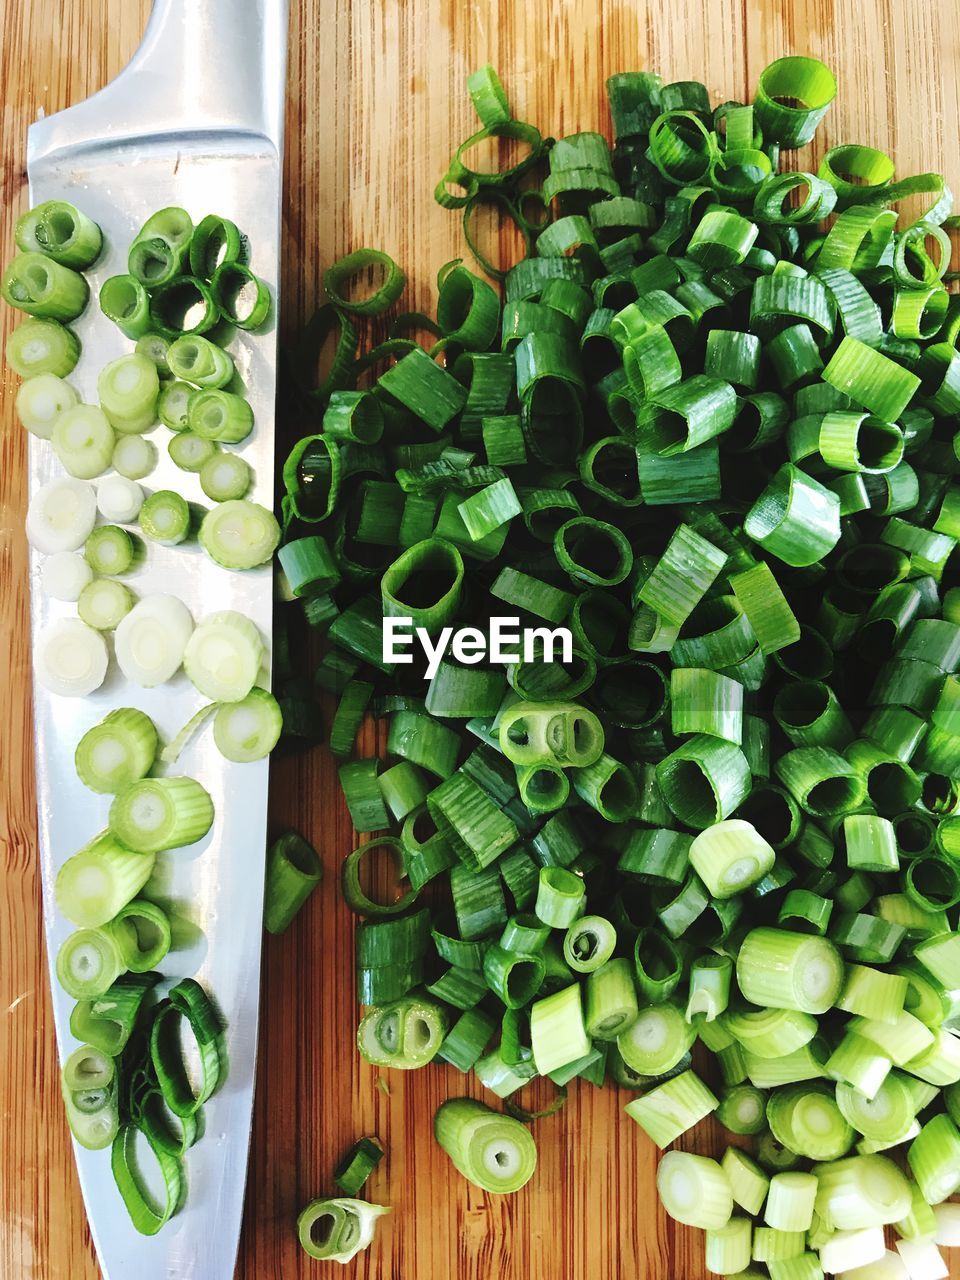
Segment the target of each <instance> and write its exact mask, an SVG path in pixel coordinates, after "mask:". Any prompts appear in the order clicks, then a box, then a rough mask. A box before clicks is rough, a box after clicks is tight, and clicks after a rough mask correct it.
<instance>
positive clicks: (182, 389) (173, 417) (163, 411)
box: [157, 380, 196, 431]
mask: <svg viewBox="0 0 960 1280" xmlns="http://www.w3.org/2000/svg"><path fill="white" fill-rule="evenodd" d="M195 394H196V388H194V387H191V386H190V384H189V383H188V382H179V381H176V380H174V381H172V382H165V383H164V384H163V386H162V387H161V388H160V395H159V397H158V399H157V417H158V418H159V419H160V421H161V422H162V423H163V425H164V426H165V427H169V428H170V430H171V431H186V429H187V420H188V416H189V412H190V401H191V399H192V398H193V396H194V395H195Z"/></svg>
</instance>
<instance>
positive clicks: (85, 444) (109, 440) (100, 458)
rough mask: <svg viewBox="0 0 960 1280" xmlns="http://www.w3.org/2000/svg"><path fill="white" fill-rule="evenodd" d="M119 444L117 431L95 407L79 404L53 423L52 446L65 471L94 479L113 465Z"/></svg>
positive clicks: (79, 477)
mask: <svg viewBox="0 0 960 1280" xmlns="http://www.w3.org/2000/svg"><path fill="white" fill-rule="evenodd" d="M115 442H116V435H115V434H114V429H113V427H112V426H111V425H110V423H109V422H108V420H107V417H106V415H105V414H104V413H103V411H102V410H100V409H98V408H97V407H96V405H90V404H77V405H74V406H73V408H72V409H67V410H66V411H65V412H64V413H61V414H60V415H59V417H58V418H57V419H56V421H55V422H54V424H53V428H52V430H51V433H50V443H51V444H52V445H53V451H54V453H55V454H56V455H57V457H58V458H59V459H60V462H61V463H62V464H63V468H64V470H65V471H67V472H69V474H70V475H72V476H76V477H77V478H78V479H80V480H92V479H93V478H94V476H99V475H101V474H102V473H103V472H104V471H106V470H107V468H108V467H109V466H110V463H111V461H112V459H113V449H114V444H115Z"/></svg>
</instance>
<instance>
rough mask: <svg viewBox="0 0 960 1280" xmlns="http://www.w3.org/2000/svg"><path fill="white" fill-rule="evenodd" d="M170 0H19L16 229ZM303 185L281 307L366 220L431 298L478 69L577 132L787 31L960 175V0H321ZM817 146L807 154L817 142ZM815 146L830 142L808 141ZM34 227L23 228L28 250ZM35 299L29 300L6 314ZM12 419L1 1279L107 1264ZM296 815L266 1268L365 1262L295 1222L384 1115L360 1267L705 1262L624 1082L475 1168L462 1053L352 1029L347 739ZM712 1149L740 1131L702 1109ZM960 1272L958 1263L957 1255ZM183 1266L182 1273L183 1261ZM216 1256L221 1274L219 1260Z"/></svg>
mask: <svg viewBox="0 0 960 1280" xmlns="http://www.w3.org/2000/svg"><path fill="white" fill-rule="evenodd" d="M148 9H149V3H148V0H0V19H2V37H0V44H2V50H0V84H2V85H3V98H4V105H3V113H2V142H0V157H2V166H3V167H2V171H0V172H2V200H0V235H2V243H3V244H4V245H5V246H7V247H8V248H9V246H11V245H12V232H13V222H14V219H15V217H16V216H17V214H18V213H19V212H21V211H22V209H23V208H24V207H25V201H26V174H25V171H24V152H25V140H26V129H27V125H28V124H29V122H30V121H31V120H32V119H34V118H35V116H36V114H37V112H38V111H40V110H43V111H45V112H48V113H49V112H52V111H57V110H59V109H61V108H63V107H66V106H69V105H70V104H71V103H73V102H76V101H78V100H80V99H81V98H83V97H85V96H87V95H88V94H90V93H92V92H93V91H94V90H95V89H97V88H98V87H99V86H100V85H101V84H103V83H104V82H105V81H106V80H107V79H109V78H110V77H111V76H112V75H114V74H115V73H116V72H117V71H118V70H119V68H120V67H121V66H122V65H123V63H124V62H125V61H126V60H127V58H128V57H129V55H130V54H131V53H132V51H133V49H134V48H135V46H136V44H137V41H138V39H139V35H140V32H141V29H142V25H143V21H144V19H145V17H146V14H147V12H148ZM292 9H293V13H292V29H291V44H290V87H289V104H288V110H287V129H288V133H287V161H286V197H285V203H284V210H285V212H284V245H283V249H284V257H285V270H284V279H283V330H284V332H285V333H287V334H289V333H291V332H293V331H295V329H296V326H297V324H298V323H299V322H300V320H301V319H302V318H303V317H304V316H306V315H307V314H308V313H309V312H310V311H311V310H312V308H313V306H314V304H315V302H316V300H317V295H318V289H319V281H320V276H321V271H322V269H323V267H324V266H325V265H327V264H328V263H329V262H330V261H331V260H332V259H333V258H334V257H336V256H338V255H339V254H342V253H344V252H346V251H347V250H349V249H351V248H356V247H359V246H360V245H375V246H378V247H381V248H383V249H386V250H387V251H388V252H389V253H391V254H393V255H394V256H395V257H396V258H397V259H398V260H399V261H400V262H402V263H403V264H404V265H405V267H406V268H407V270H408V273H409V277H410V285H409V292H408V295H407V298H406V303H407V305H408V306H409V307H410V308H411V309H414V308H423V309H431V308H432V307H433V305H434V302H435V278H436V271H437V268H438V267H439V266H440V265H441V264H442V263H443V262H445V261H446V260H447V259H449V258H451V257H453V256H455V255H457V254H459V253H461V252H462V251H463V250H462V240H461V233H460V225H459V220H458V218H457V216H456V215H455V214H449V213H445V212H444V211H443V210H441V209H440V208H439V207H438V206H437V205H436V204H435V203H434V201H433V199H432V194H431V193H432V190H433V186H434V183H435V181H436V179H437V177H438V176H439V175H440V173H441V172H442V171H443V168H444V166H445V162H446V160H447V158H448V156H449V155H450V153H451V152H452V150H453V148H454V146H455V145H456V143H457V142H458V141H459V140H460V139H461V138H463V137H465V136H466V135H467V134H468V133H469V132H470V131H471V130H472V129H473V128H474V127H475V126H474V123H473V119H472V113H471V109H470V105H469V101H468V99H467V97H466V94H465V90H464V80H465V76H466V74H467V72H468V71H469V70H471V69H472V68H473V67H475V66H477V65H480V64H482V63H484V62H487V61H491V62H493V63H494V64H495V65H497V66H498V67H499V68H500V70H501V72H502V74H503V77H504V80H505V82H506V84H507V86H508V89H509V93H510V96H511V100H512V102H513V105H514V109H515V111H516V113H517V114H518V115H519V116H520V117H521V118H523V119H527V120H531V121H534V122H536V123H538V124H540V125H541V126H542V127H543V129H544V131H545V132H549V133H552V134H554V135H560V134H562V133H564V132H570V131H574V130H577V129H594V128H601V129H603V130H607V129H608V115H607V109H606V102H605V95H604V88H603V85H604V80H605V78H606V76H607V75H609V74H611V73H612V72H615V71H621V70H632V69H637V68H643V67H645V68H649V69H652V70H656V71H658V72H660V73H661V74H662V75H663V76H664V77H665V78H667V79H703V80H705V81H706V83H707V86H708V88H709V89H710V91H711V93H712V94H713V95H714V96H715V99H716V101H721V100H723V99H727V98H741V99H742V98H743V97H744V95H746V94H748V93H749V92H751V91H752V89H753V86H754V85H755V83H756V79H757V75H758V73H759V72H760V70H761V69H762V68H763V67H764V66H765V65H766V64H767V62H769V61H771V60H772V59H773V58H775V57H778V56H781V55H782V54H785V53H812V54H815V55H817V56H820V57H823V58H824V59H825V60H826V61H827V62H828V63H830V65H831V66H832V67H834V69H835V70H836V72H837V75H838V79H839V82H840V94H839V98H838V100H837V102H836V103H835V105H834V107H833V109H832V111H831V112H830V114H829V116H828V117H827V121H826V123H825V126H824V127H823V128H822V129H821V131H820V136H819V145H820V146H821V147H822V146H825V145H831V144H834V143H836V142H840V141H862V142H868V143H870V144H872V145H874V146H877V147H881V148H883V149H884V150H887V151H889V152H890V153H891V154H893V155H894V156H895V158H896V161H897V170H898V174H900V175H905V174H909V173H917V172H923V171H926V170H929V169H941V170H942V171H943V172H944V173H945V175H946V178H947V181H948V183H949V184H950V185H951V186H952V187H953V189H954V190H957V189H958V185H960V155H958V144H957V121H958V119H960V112H958V77H960V11H958V9H957V7H956V6H955V5H952V4H946V5H941V4H934V3H933V2H932V0H837V2H836V3H832V2H831V0H794V2H792V3H791V0H779V2H777V0H672V3H668V2H667V0H527V2H526V3H513V2H511V0H499V3H497V2H495V0H293V3H292ZM798 159H799V160H801V161H802V160H804V156H803V153H801V154H800V156H799V157H798ZM800 167H803V168H808V167H811V166H810V164H809V163H803V164H802V165H801V166H800ZM5 253H6V250H5ZM10 323H11V315H10V313H9V311H7V310H6V309H4V311H3V315H2V326H3V330H4V333H5V332H6V331H7V329H8V327H9V326H10ZM0 385H2V435H0V654H2V659H0V662H2V669H3V674H2V676H0V859H2V861H0V877H2V878H0V1278H2V1280H41V1278H42V1280H93V1277H95V1276H96V1275H97V1274H98V1272H97V1268H96V1263H95V1259H94V1255H93V1251H92V1247H91V1244H90V1238H89V1234H88V1231H87V1228H86V1223H85V1218H84V1213H83V1205H82V1202H81V1199H80V1194H79V1190H78V1187H77V1182H76V1178H75V1174H74V1171H73V1165H72V1158H71V1154H70V1147H69V1143H68V1141H67V1127H66V1124H65V1122H64V1120H63V1117H62V1114H61V1106H60V1098H59V1088H58V1072H57V1063H56V1058H55V1051H54V1041H53V1027H52V1018H51V1014H50V1002H49V997H48V993H47V990H46V974H45V968H44V962H43V948H42V941H41V920H40V902H39V892H40V885H39V875H38V870H37V860H36V856H35V840H36V824H35V815H34V793H33V784H32V768H33V764H32V757H31V748H30V742H31V734H30V722H29V714H30V713H29V704H28V696H29V683H30V674H29V662H28V637H27V608H26V554H25V547H24V540H23V536H22V516H23V507H24V490H25V473H24V467H25V449H24V443H23V438H22V434H21V432H20V428H19V427H18V425H17V423H16V419H15V416H14V412H13V397H14V394H15V389H16V388H15V379H14V378H13V377H12V375H11V374H8V373H6V372H4V373H3V374H2V384H0ZM272 820H273V823H274V826H275V827H276V828H277V829H280V828H282V827H283V826H286V825H291V824H295V825H298V826H300V827H301V829H302V830H303V831H304V832H305V833H306V834H307V835H308V836H310V837H311V838H312V839H313V840H314V841H315V842H316V843H317V846H318V848H319V849H320V850H321V852H322V855H323V860H324V864H325V867H326V870H327V879H326V882H325V883H324V885H323V886H322V888H321V889H320V891H319V892H318V893H317V894H316V895H315V897H314V899H313V900H312V902H311V903H310V905H309V907H308V908H307V909H306V910H305V911H304V912H303V913H302V915H301V917H300V918H299V919H298V921H297V923H296V925H295V926H294V927H293V928H292V929H291V930H290V931H289V932H288V934H287V935H285V936H284V937H282V938H279V939H271V938H268V939H267V940H266V946H265V960H264V973H263V994H264V1000H263V1021H262V1033H261V1036H262V1038H261V1045H262V1049H261V1056H260V1075H259V1088H258V1096H257V1103H256V1114H255V1120H254V1131H253V1149H252V1158H251V1166H250V1179H249V1189H248V1197H247V1213H246V1222H245V1228H244V1234H243V1241H242V1245H241V1262H240V1265H239V1268H238V1276H240V1277H242V1280H294V1278H296V1277H301V1276H303V1277H307V1276H313V1277H315V1278H316V1280H327V1277H330V1278H331V1280H332V1277H334V1276H340V1275H342V1274H343V1273H342V1271H340V1270H339V1269H338V1268H337V1267H336V1265H335V1264H317V1263H311V1262H310V1261H309V1260H307V1259H306V1258H304V1257H303V1256H302V1255H301V1254H300V1253H299V1250H298V1248H297V1244H296V1237H295V1231H294V1226H293V1224H294V1219H295V1216H296V1213H297V1211H298V1209H299V1208H300V1207H301V1206H302V1204H303V1203H305V1202H306V1201H307V1200H308V1199H310V1198H311V1197H313V1196H316V1195H319V1194H324V1193H329V1192H331V1191H332V1190H333V1187H332V1185H331V1182H330V1172H331V1170H332V1168H333V1165H334V1163H335V1161H336V1159H337V1158H338V1157H339V1155H340V1154H341V1152H342V1151H343V1150H344V1149H345V1148H346V1147H347V1146H348V1145H349V1144H350V1143H351V1142H352V1141H353V1140H354V1139H355V1138H356V1137H359V1136H360V1135H361V1134H364V1133H375V1134H378V1135H379V1136H380V1138H381V1139H382V1140H383V1142H384V1143H385V1145H386V1147H387V1149H388V1152H389V1155H388V1158H387V1160H386V1161H385V1162H384V1164H383V1165H381V1168H380V1170H379V1171H378V1172H377V1174H376V1175H375V1176H374V1178H373V1179H372V1180H371V1182H370V1184H369V1191H370V1196H371V1198H373V1199H376V1200H378V1201H381V1202H383V1203H387V1204H390V1205H392V1206H393V1213H392V1214H391V1216H390V1217H388V1218H387V1219H385V1220H384V1224H383V1225H382V1226H381V1227H380V1229H379V1235H378V1239H377V1242H376V1244H375V1246H374V1247H373V1248H372V1249H371V1250H370V1251H369V1252H368V1253H366V1254H365V1255H363V1256H362V1257H361V1258H360V1259H359V1260H358V1262H357V1263H356V1264H354V1266H353V1267H352V1270H353V1271H354V1273H355V1274H356V1275H358V1276H359V1277H362V1278H363V1280H373V1278H377V1280H481V1278H482V1280H494V1278H496V1280H612V1278H614V1277H624V1278H625V1280H626V1278H627V1277H630V1278H631V1280H632V1278H633V1277H644V1280H703V1278H704V1277H705V1275H706V1272H705V1269H704V1265H703V1257H702V1242H701V1237H700V1235H699V1233H697V1232H692V1231H686V1230H679V1229H675V1227H674V1225H673V1224H672V1223H671V1222H669V1221H668V1219H667V1218H666V1216H665V1215H664V1214H663V1213H662V1212H660V1211H658V1209H657V1207H656V1202H655V1192H654V1183H653V1178H654V1170H655V1163H656V1161H655V1153H654V1148H653V1147H652V1145H651V1144H650V1142H648V1141H647V1139H646V1138H645V1137H644V1136H643V1135H642V1134H641V1133H640V1131H639V1130H638V1129H637V1127H636V1126H635V1125H633V1124H632V1123H631V1122H630V1121H628V1120H625V1119H624V1118H623V1116H622V1112H621V1106H622V1101H623V1099H622V1098H618V1096H617V1094H616V1093H615V1092H614V1091H613V1090H611V1089H607V1090H604V1091H603V1092H599V1091H597V1090H593V1089H590V1088H587V1087H584V1088H583V1089H582V1090H580V1091H579V1092H578V1091H574V1092H573V1095H572V1098H571V1101H570V1103H569V1105H568V1106H567V1108H566V1110H565V1111H564V1112H563V1113H562V1114H561V1116H560V1117H559V1118H557V1119H552V1120H549V1121H545V1122H542V1123H541V1124H539V1125H538V1126H537V1139H538V1143H539V1148H540V1164H539V1169H538V1172H537V1175H536V1177H535V1179H534V1181H533V1182H532V1183H531V1184H530V1185H529V1186H528V1187H527V1188H526V1189H525V1190H524V1191H523V1192H521V1193H520V1194H518V1195H516V1196H514V1197H510V1198H506V1199H501V1200H498V1199H496V1198H493V1197H488V1196H485V1195H484V1194H482V1193H480V1192H478V1191H476V1190H475V1189H474V1188H472V1187H470V1186H468V1185H467V1184H466V1183H465V1182H463V1181H462V1180H461V1179H459V1178H458V1177H456V1176H455V1175H452V1170H451V1167H450V1165H449V1163H448V1161H447V1159H446V1157H445V1156H444V1155H443V1154H442V1153H441V1152H440V1151H439V1149H438V1148H437V1147H436V1146H435V1144H434V1142H433V1140H432V1137H431V1119H432V1115H433V1113H434V1111H435V1109H436V1107H437V1106H438V1104H439V1103H440V1102H441V1101H442V1100H443V1099H444V1098H446V1097H448V1096H452V1095H456V1094H457V1093H458V1092H461V1091H462V1077H461V1076H460V1075H459V1074H458V1073H457V1072H455V1071H453V1069H452V1068H445V1067H437V1068H430V1069H427V1070H425V1071H422V1072H418V1073H414V1074H413V1075H412V1077H411V1078H404V1076H403V1073H396V1072H395V1073H392V1074H391V1075H390V1078H389V1094H388V1093H386V1092H385V1091H383V1090H382V1089H380V1088H378V1087H377V1078H376V1073H375V1072H374V1071H373V1070H371V1069H370V1068H367V1067H365V1066H363V1065H362V1064H361V1063H359V1061H358V1060H357V1057H356V1054H355V1053H354V1052H353V1050H352V1039H353V1034H354V1028H355V1021H356V1017H355V1004H354V995H353V978H352V949H351V935H352V920H351V918H350V917H349V914H348V912H347V911H346V910H345V909H344V907H343V904H342V902H341V900H340V897H339V893H338V889H337V874H336V873H337V868H338V865H339V862H340V859H341V858H342V857H343V855H344V854H345V853H346V852H348V851H349V850H350V848H352V847H353V835H352V832H351V829H350V824H349V820H348V818H347V816H346V813H345V810H344V808H343V806H342V803H341V801H340V798H339V792H338V787H337V782H336V775H335V771H334V769H333V768H332V767H331V764H330V761H329V758H328V757H327V756H326V755H325V753H324V752H322V751H318V752H314V753H313V754H312V755H311V756H310V757H309V758H306V759H303V760H301V761H299V762H290V761H284V762H280V763H279V764H277V765H276V766H275V768H274V788H273V799H272ZM696 1141H697V1145H698V1147H700V1148H702V1149H703V1150H704V1151H719V1150H720V1140H719V1134H718V1133H716V1132H712V1131H711V1130H710V1127H709V1126H703V1128H702V1129H701V1131H700V1132H699V1133H698V1137H697V1140H696ZM952 1275H953V1276H954V1277H960V1261H957V1262H955V1263H954V1271H953V1272H952ZM180 1280H184V1278H180ZM191 1280H205V1278H204V1277H200V1276H198V1277H192V1278H191Z"/></svg>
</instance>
